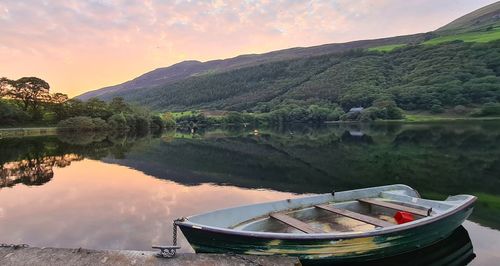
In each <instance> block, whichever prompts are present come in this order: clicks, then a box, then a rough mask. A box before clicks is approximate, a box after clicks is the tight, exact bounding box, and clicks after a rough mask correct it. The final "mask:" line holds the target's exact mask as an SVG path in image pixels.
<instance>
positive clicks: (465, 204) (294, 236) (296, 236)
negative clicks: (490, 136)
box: [175, 194, 477, 240]
mask: <svg viewBox="0 0 500 266" xmlns="http://www.w3.org/2000/svg"><path fill="white" fill-rule="evenodd" d="M320 195H321V194H320ZM320 195H318V196H320ZM323 195H327V194H323ZM462 196H467V198H466V199H464V200H463V201H462V202H461V203H460V205H457V206H455V207H453V208H452V209H450V210H448V211H446V212H443V213H441V214H438V215H435V216H427V217H424V218H422V219H419V220H416V221H413V222H409V223H405V224H395V225H394V226H390V227H385V228H379V229H375V230H372V231H368V232H342V233H338V232H335V233H314V234H302V233H274V232H258V231H242V230H235V229H230V228H221V227H214V226H208V225H203V224H199V223H194V222H191V221H189V217H187V218H186V219H187V220H179V221H175V224H176V225H178V226H180V227H182V226H184V227H190V228H192V229H198V230H202V231H208V232H213V233H221V234H226V235H236V236H246V237H257V238H263V239H283V240H286V239H290V240H315V239H328V240H336V239H353V238H362V237H374V236H379V235H385V234H391V233H396V232H400V231H404V230H409V229H413V228H416V227H421V226H425V225H427V224H431V223H434V222H437V221H439V220H443V219H445V218H447V217H449V216H452V215H454V214H456V213H459V212H460V211H462V210H464V209H467V208H469V207H470V206H471V205H472V204H474V203H475V202H476V200H477V197H476V196H473V195H462ZM444 201H446V200H444ZM444 201H443V202H444ZM277 202H279V201H277ZM269 203H271V202H269ZM241 207H244V206H241ZM181 229H182V228H181Z"/></svg>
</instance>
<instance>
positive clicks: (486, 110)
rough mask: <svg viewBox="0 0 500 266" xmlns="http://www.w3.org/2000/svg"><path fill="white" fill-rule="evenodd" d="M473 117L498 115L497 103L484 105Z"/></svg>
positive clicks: (499, 107)
mask: <svg viewBox="0 0 500 266" xmlns="http://www.w3.org/2000/svg"><path fill="white" fill-rule="evenodd" d="M474 115H475V116H498V115H500V104H499V103H486V104H484V105H483V107H482V108H481V109H480V110H479V112H477V113H476V114H474Z"/></svg>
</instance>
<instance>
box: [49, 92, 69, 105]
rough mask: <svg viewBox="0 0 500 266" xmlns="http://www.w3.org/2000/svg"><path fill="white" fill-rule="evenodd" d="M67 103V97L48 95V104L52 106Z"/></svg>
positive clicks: (59, 94)
mask: <svg viewBox="0 0 500 266" xmlns="http://www.w3.org/2000/svg"><path fill="white" fill-rule="evenodd" d="M66 101H68V95H66V94H64V93H59V92H56V93H54V94H52V95H50V102H51V103H53V104H63V103H65V102H66Z"/></svg>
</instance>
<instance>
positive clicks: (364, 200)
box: [358, 198, 432, 217]
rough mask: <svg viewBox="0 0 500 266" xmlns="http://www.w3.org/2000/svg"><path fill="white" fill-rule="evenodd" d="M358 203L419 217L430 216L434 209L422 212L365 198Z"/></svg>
mask: <svg viewBox="0 0 500 266" xmlns="http://www.w3.org/2000/svg"><path fill="white" fill-rule="evenodd" d="M358 201H359V202H362V203H366V204H371V205H376V206H380V207H384V208H389V209H393V210H397V211H405V212H409V213H412V214H415V215H419V216H424V217H425V216H430V214H431V212H432V208H431V209H427V210H421V209H416V208H412V207H408V206H404V205H400V204H396V203H391V202H386V201H381V200H375V199H368V198H365V199H358Z"/></svg>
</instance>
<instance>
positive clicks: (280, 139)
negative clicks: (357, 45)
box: [0, 122, 500, 265]
mask: <svg viewBox="0 0 500 266" xmlns="http://www.w3.org/2000/svg"><path fill="white" fill-rule="evenodd" d="M259 130H260V131H259V134H250V132H252V131H253V128H239V129H207V130H204V131H201V132H197V133H196V134H194V135H193V134H186V133H182V132H177V133H175V132H167V133H164V134H162V135H158V136H106V135H69V136H50V137H36V138H23V139H15V138H10V139H0V243H26V244H30V245H33V246H54V247H85V248H101V249H138V250H148V249H149V248H150V246H151V245H152V244H169V243H170V241H171V234H172V224H171V221H172V220H173V219H175V218H178V217H182V216H188V215H190V214H196V213H199V212H204V211H208V210H213V209H218V208H224V207H229V206H236V205H242V204H251V203H256V202H265V201H270V200H278V199H285V198H290V197H297V196H300V195H303V194H311V193H325V192H331V191H334V190H335V191H341V190H346V189H355V188H361V187H369V186H377V185H386V184H393V183H404V184H408V185H410V186H412V187H414V188H416V189H418V190H419V191H420V193H421V194H422V195H423V196H424V197H428V198H433V199H445V198H446V197H447V196H448V195H453V194H461V193H467V194H473V195H476V196H478V197H479V200H478V202H477V205H476V208H475V211H474V213H473V215H472V217H470V219H469V221H467V222H466V223H465V224H464V227H465V229H466V230H463V229H460V230H458V231H457V232H456V233H455V234H454V236H453V237H451V238H450V239H448V240H446V241H447V242H446V241H443V243H441V244H440V243H438V244H437V246H436V247H434V248H432V249H429V250H425V251H422V252H421V253H422V254H423V255H422V254H420V255H418V256H419V257H426V256H427V257H428V258H431V257H432V256H435V257H440V258H446V257H454V256H458V255H460V254H462V253H464V250H466V251H468V252H469V253H470V254H471V252H472V251H471V243H472V247H473V252H474V253H475V254H476V257H475V258H474V259H473V261H472V264H477V265H493V264H496V263H497V262H498V260H499V259H500V231H499V230H500V124H499V123H492V122H488V123H486V122H484V123H467V124H444V125H443V124H442V125H439V124H433V125H425V124H419V125H372V126H368V125H361V126H359V125H330V126H323V127H319V128H311V127H307V126H303V125H294V126H288V127H282V128H274V129H263V128H261V129H259ZM469 237H470V238H469ZM180 243H181V245H182V246H183V251H185V252H190V251H192V250H191V249H190V248H189V245H188V244H187V242H186V241H185V240H184V239H181V241H180ZM450 243H452V244H450ZM438 251H439V252H440V253H439V252H438ZM460 252H461V253H460ZM469 253H468V254H469ZM457 254H458V255H457ZM470 254H469V255H470ZM460 256H465V255H460ZM467 256H468V255H467Z"/></svg>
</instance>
